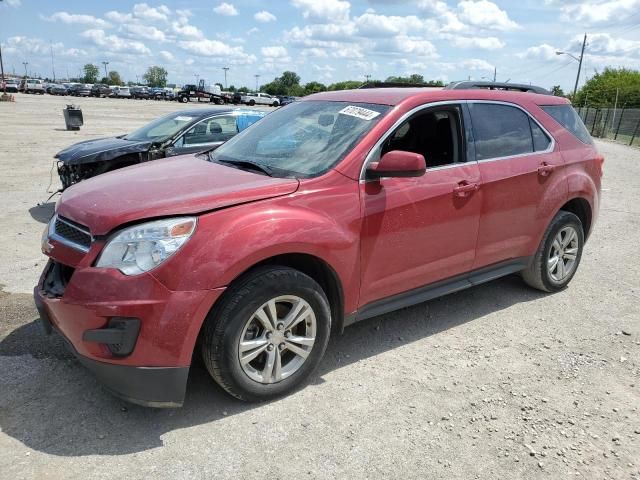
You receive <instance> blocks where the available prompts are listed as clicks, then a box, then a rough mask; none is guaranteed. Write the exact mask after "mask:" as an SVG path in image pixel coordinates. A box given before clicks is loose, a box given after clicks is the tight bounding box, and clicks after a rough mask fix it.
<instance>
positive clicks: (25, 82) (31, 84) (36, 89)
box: [20, 78, 44, 95]
mask: <svg viewBox="0 0 640 480" xmlns="http://www.w3.org/2000/svg"><path fill="white" fill-rule="evenodd" d="M20 91H21V92H23V93H37V94H40V95H44V84H43V82H42V80H40V79H39V78H24V79H22V82H21V83H20Z"/></svg>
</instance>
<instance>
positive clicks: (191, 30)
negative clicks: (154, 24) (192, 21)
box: [171, 22, 204, 38]
mask: <svg viewBox="0 0 640 480" xmlns="http://www.w3.org/2000/svg"><path fill="white" fill-rule="evenodd" d="M171 31H172V32H173V33H175V34H176V35H179V36H181V37H188V38H204V34H203V33H202V30H200V29H199V28H197V27H195V26H193V25H189V24H186V23H180V22H172V23H171Z"/></svg>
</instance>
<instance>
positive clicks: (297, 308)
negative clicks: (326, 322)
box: [238, 295, 317, 384]
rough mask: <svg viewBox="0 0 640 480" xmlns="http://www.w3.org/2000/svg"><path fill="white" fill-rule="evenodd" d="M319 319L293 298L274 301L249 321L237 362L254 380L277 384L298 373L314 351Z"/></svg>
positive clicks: (257, 311)
mask: <svg viewBox="0 0 640 480" xmlns="http://www.w3.org/2000/svg"><path fill="white" fill-rule="evenodd" d="M316 326H317V322H316V315H315V313H314V311H313V309H312V308H311V306H310V305H309V303H308V302H307V301H306V300H304V299H302V298H300V297H298V296H294V295H283V296H279V297H275V298H272V299H271V300H269V301H268V302H266V303H264V304H263V305H262V306H261V307H260V308H258V309H257V310H256V311H255V312H254V313H253V315H251V317H250V318H249V320H248V321H247V323H246V324H245V326H244V329H243V330H242V334H241V335H240V341H239V343H238V360H239V362H240V366H241V367H242V370H243V371H244V373H245V374H246V375H247V376H248V377H249V378H251V379H252V380H254V381H256V382H258V383H262V384H270V383H277V382H280V381H282V380H284V379H285V378H287V377H290V376H291V375H293V374H294V373H295V372H297V371H298V370H299V369H300V368H301V367H302V365H303V364H304V363H305V361H306V359H307V357H308V356H309V354H310V353H311V350H312V349H313V345H314V343H315V337H316Z"/></svg>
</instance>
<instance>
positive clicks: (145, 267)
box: [96, 217, 197, 275]
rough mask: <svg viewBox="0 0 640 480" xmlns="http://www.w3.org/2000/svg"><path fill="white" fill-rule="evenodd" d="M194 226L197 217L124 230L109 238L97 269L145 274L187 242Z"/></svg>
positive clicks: (169, 219)
mask: <svg viewBox="0 0 640 480" xmlns="http://www.w3.org/2000/svg"><path fill="white" fill-rule="evenodd" d="M196 225H197V218H196V217H176V218H167V219H164V220H156V221H153V222H147V223H141V224H139V225H134V226H133V227H128V228H125V229H123V230H121V231H119V232H117V233H116V234H115V235H114V236H113V237H111V238H110V239H109V241H108V242H107V244H106V245H105V247H104V249H103V250H102V253H101V254H100V257H99V258H98V261H97V262H96V267H102V268H117V269H118V270H120V271H121V272H122V273H124V274H125V275H138V274H140V273H144V272H148V271H149V270H151V269H153V268H156V267H157V266H158V265H160V264H161V263H162V262H164V261H165V260H166V259H167V258H169V257H170V256H171V255H173V254H174V253H176V252H177V251H178V250H179V249H180V247H182V245H184V244H185V243H187V241H188V240H189V238H191V236H192V235H193V232H194V231H195V229H196Z"/></svg>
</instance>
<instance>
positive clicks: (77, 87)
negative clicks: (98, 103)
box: [69, 83, 91, 97]
mask: <svg viewBox="0 0 640 480" xmlns="http://www.w3.org/2000/svg"><path fill="white" fill-rule="evenodd" d="M69 95H71V96H72V97H89V96H91V86H89V85H88V84H86V83H76V84H74V85H72V86H71V88H70V89H69Z"/></svg>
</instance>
